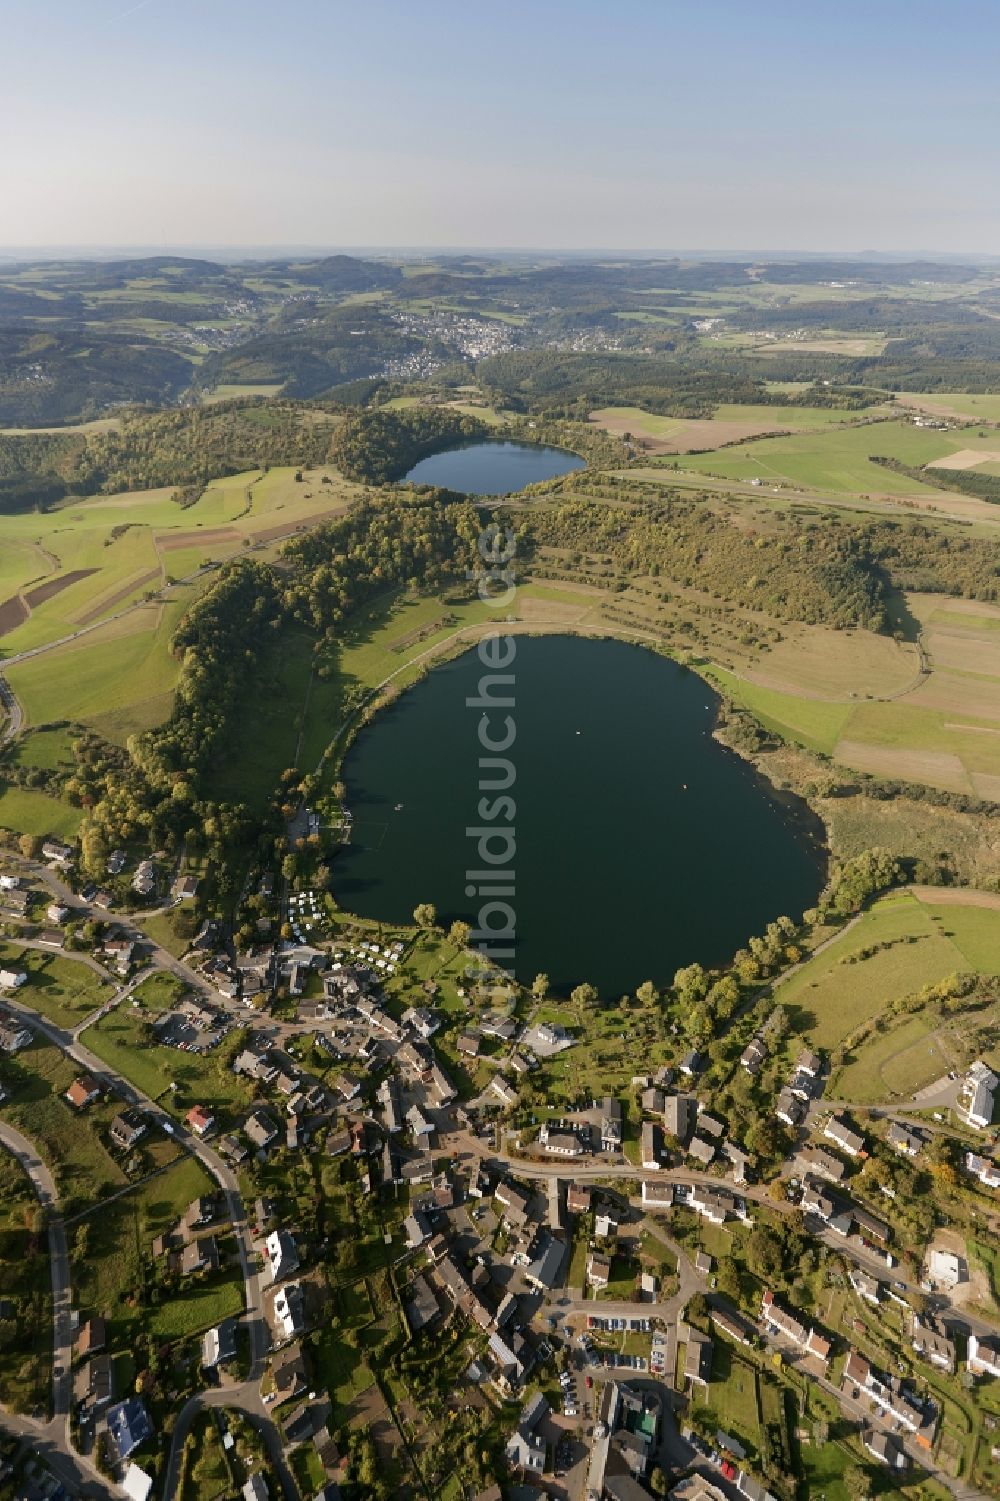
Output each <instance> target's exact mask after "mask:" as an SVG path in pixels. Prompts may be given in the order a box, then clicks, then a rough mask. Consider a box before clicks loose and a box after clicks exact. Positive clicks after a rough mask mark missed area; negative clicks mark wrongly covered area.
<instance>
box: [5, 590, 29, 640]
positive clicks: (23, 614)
mask: <svg viewBox="0 0 1000 1501" xmlns="http://www.w3.org/2000/svg"><path fill="white" fill-rule="evenodd" d="M27 618H28V606H27V605H26V604H25V602H24V600H23V599H22V598H21V596H20V594H14V595H12V596H11V598H10V599H5V600H4V601H3V603H2V604H0V636H6V635H7V633H8V631H15V630H17V627H18V626H19V625H23V624H24V622H25V621H26V620H27Z"/></svg>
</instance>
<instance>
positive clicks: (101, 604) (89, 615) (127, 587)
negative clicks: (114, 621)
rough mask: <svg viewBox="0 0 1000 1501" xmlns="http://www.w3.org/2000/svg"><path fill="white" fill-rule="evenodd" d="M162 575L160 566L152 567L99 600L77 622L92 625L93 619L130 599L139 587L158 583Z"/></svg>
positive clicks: (142, 587) (97, 618)
mask: <svg viewBox="0 0 1000 1501" xmlns="http://www.w3.org/2000/svg"><path fill="white" fill-rule="evenodd" d="M162 577H163V575H162V573H161V571H160V569H159V568H151V569H150V570H149V571H148V572H147V573H141V574H140V575H139V576H138V578H134V579H131V580H130V581H129V582H128V583H127V584H123V585H122V587H121V588H120V589H116V590H115V592H114V593H113V594H109V595H107V596H106V598H104V599H102V600H99V601H98V603H97V604H96V605H93V606H92V607H91V608H90V609H89V610H87V611H86V613H85V614H83V615H80V616H78V617H77V623H78V624H79V625H90V623H91V621H93V620H99V619H100V617H101V616H102V615H103V614H104V613H105V611H106V610H113V609H114V607H115V605H117V604H121V602H122V600H123V599H128V597H129V595H130V594H134V593H135V591H136V590H137V589H144V588H145V586H146V585H147V584H152V583H157V584H158V583H160V581H161V579H162Z"/></svg>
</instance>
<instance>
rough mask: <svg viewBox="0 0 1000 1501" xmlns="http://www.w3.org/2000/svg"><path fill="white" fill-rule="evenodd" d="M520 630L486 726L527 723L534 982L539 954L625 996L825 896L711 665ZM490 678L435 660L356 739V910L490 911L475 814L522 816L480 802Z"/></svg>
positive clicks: (341, 874) (522, 781)
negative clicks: (742, 750)
mask: <svg viewBox="0 0 1000 1501" xmlns="http://www.w3.org/2000/svg"><path fill="white" fill-rule="evenodd" d="M515 640H516V656H515V658H514V660H513V662H512V664H511V666H510V668H509V669H508V671H512V672H513V673H514V675H515V683H514V686H513V690H511V689H509V688H508V689H506V690H502V691H506V692H511V691H513V694H514V697H515V700H516V702H515V706H514V707H513V709H510V710H508V709H506V708H502V709H493V710H492V711H491V713H490V716H489V721H488V727H489V728H490V730H491V732H492V734H493V736H494V738H495V739H500V738H502V736H503V734H504V728H503V726H504V719H505V716H506V715H507V714H508V713H510V714H511V715H512V716H513V719H514V721H515V723H516V739H515V741H514V744H513V745H512V747H511V748H510V750H509V751H507V752H506V753H505V755H506V757H507V758H508V759H509V760H510V761H512V762H513V764H514V766H515V769H516V781H515V784H514V786H513V788H512V789H511V794H512V795H513V797H514V799H515V801H516V804H517V810H516V816H515V820H514V827H515V833H516V840H517V850H516V856H515V858H514V860H513V862H512V865H513V869H514V871H515V880H514V885H515V896H514V897H513V898H512V905H513V906H514V907H515V908H516V914H517V944H516V948H517V954H516V959H515V961H514V962H513V964H510V963H509V961H508V962H507V967H508V968H513V969H514V970H515V971H516V973H517V975H518V976H519V978H521V979H522V980H525V981H528V982H530V981H531V979H532V978H533V977H534V975H535V974H536V973H537V972H538V971H540V970H542V971H545V973H547V974H548V975H549V976H550V978H551V980H552V982H553V984H554V986H557V987H561V988H563V989H566V988H569V987H572V986H573V985H575V984H578V983H579V982H580V981H583V980H587V981H589V982H590V983H591V984H593V985H596V986H597V987H598V989H599V990H600V991H601V993H602V994H603V995H610V996H617V995H620V994H622V993H624V992H625V991H628V990H632V989H634V988H635V986H636V985H637V984H640V983H641V982H642V981H643V980H646V979H652V980H655V981H658V982H666V981H668V980H669V979H671V978H672V976H673V974H674V971H675V970H676V969H677V968H678V966H680V965H681V964H688V963H691V962H692V961H693V960H699V961H701V962H702V963H704V964H710V963H719V962H723V961H725V960H727V959H728V958H729V957H730V956H731V955H732V953H733V952H734V951H735V950H736V949H737V948H739V947H740V946H741V945H742V944H743V943H745V941H746V940H747V939H748V938H749V937H751V936H752V935H753V934H755V933H760V932H762V931H763V929H764V928H765V926H766V925H767V923H768V922H770V921H771V920H772V919H773V918H775V917H777V916H779V915H780V914H782V913H787V914H788V915H789V916H791V917H793V918H796V919H797V918H798V917H799V916H800V915H801V913H802V911H803V909H804V908H807V907H810V906H812V904H813V902H814V900H815V898H816V896H817V895H818V893H819V890H820V888H821V886H822V883H823V882H822V868H821V860H820V858H819V856H818V853H817V850H816V846H815V844H814V843H813V842H812V841H811V840H810V838H809V836H808V835H807V833H806V832H805V830H804V829H803V828H802V826H801V825H800V824H799V823H798V822H797V821H795V820H793V818H792V817H791V815H790V813H789V812H788V811H787V810H785V809H784V808H782V807H781V806H780V805H779V804H778V803H777V802H776V801H775V800H774V799H773V798H772V797H771V796H770V794H769V793H768V791H767V790H766V788H765V787H763V786H762V784H761V782H760V780H759V779H758V778H757V777H756V775H755V774H754V772H753V769H752V768H751V767H749V766H748V765H746V764H745V763H744V762H743V761H741V760H740V759H739V757H737V756H735V755H733V754H732V753H731V752H729V751H727V750H725V749H723V747H722V746H720V745H719V744H718V743H717V742H716V741H714V740H713V739H712V738H711V730H712V725H713V722H714V718H715V711H716V706H717V699H716V696H715V694H714V693H713V692H712V691H711V689H709V688H708V687H706V685H705V684H704V683H703V682H702V680H701V679H700V678H699V677H697V676H696V675H695V674H694V673H692V672H689V671H687V670H685V669H684V668H682V667H680V666H678V665H677V664H675V663H673V662H669V661H667V660H665V659H664V658H662V657H658V656H655V655H654V654H653V653H652V652H649V651H646V650H644V649H642V648H640V647H635V646H628V645H626V644H624V643H623V642H618V641H587V640H583V639H580V638H575V637H571V636H548V637H533V638H529V637H517V638H515ZM484 676H485V677H496V676H497V674H496V673H491V672H490V671H489V670H488V668H486V667H484V666H483V664H482V662H481V661H480V658H479V655H478V652H476V651H471V652H468V653H466V654H465V655H464V656H462V657H460V658H458V659H457V660H456V661H454V662H449V663H447V664H446V665H444V666H442V667H438V668H435V669H434V671H433V672H431V673H430V674H429V676H428V677H427V678H426V679H424V680H423V681H422V682H420V683H418V684H417V685H416V686H415V687H414V688H412V689H410V690H409V691H408V692H407V693H405V694H404V695H403V696H402V697H401V698H400V700H399V702H398V703H397V704H395V705H393V707H392V708H390V709H388V710H386V711H385V712H384V713H383V714H381V715H380V716H379V717H378V719H377V720H376V721H375V722H374V723H373V724H372V725H370V726H369V727H368V728H366V729H365V730H364V731H362V733H361V735H360V736H359V738H358V740H357V741H356V742H355V744H354V746H353V747H352V748H351V750H350V752H349V754H348V756H347V760H346V763H345V766H344V780H345V782H346V785H347V805H348V807H349V808H350V810H351V812H352V814H353V816H354V832H353V837H352V843H351V844H350V846H349V847H348V848H346V849H345V850H344V851H343V852H342V853H341V854H339V855H338V856H337V859H336V862H335V866H334V884H335V887H336V892H337V897H338V900H339V901H340V903H341V904H342V905H343V906H344V907H346V908H348V909H350V910H352V911H355V912H358V913H360V914H362V915H363V916H368V917H380V918H383V919H385V920H387V921H390V922H403V921H408V920H410V917H411V914H412V912H413V908H414V907H415V906H416V904H417V903H418V902H433V903H434V904H435V905H436V906H437V909H438V914H439V921H442V920H443V921H445V922H448V921H450V920H451V919H453V918H455V917H462V918H465V919H466V920H469V921H472V922H473V923H475V918H476V913H477V912H478V910H479V905H480V899H479V897H478V895H476V896H475V897H473V898H470V897H468V896H466V894H465V888H466V885H467V884H468V883H467V879H466V870H467V869H470V868H476V869H480V868H483V866H482V861H481V860H480V859H479V857H478V855H477V851H476V843H477V840H476V838H470V837H467V835H466V828H467V827H469V826H475V827H495V828H509V827H510V825H509V824H508V823H507V822H506V821H505V819H504V817H503V816H499V817H496V818H495V820H494V821H493V823H492V824H488V823H487V822H485V821H484V818H483V816H482V815H481V814H480V813H479V812H478V809H477V804H478V802H479V799H480V797H486V798H487V799H491V800H492V799H495V798H498V797H499V796H501V793H500V792H499V791H486V792H483V791H481V790H480V787H479V780H480V775H481V773H480V769H479V758H480V756H486V755H489V754H490V752H487V751H484V750H483V749H482V748H481V746H480V744H479V739H478V729H479V724H480V719H481V717H482V711H481V710H480V709H477V708H474V707H467V706H466V702H465V701H466V698H467V697H475V696H476V695H477V693H478V691H479V690H478V685H479V680H480V678H481V677H484ZM498 691H501V690H498V689H496V688H494V694H495V693H496V692H498ZM484 775H485V776H487V777H490V776H493V775H495V773H493V772H490V771H487V772H486V773H484ZM397 805H401V806H397ZM497 848H498V847H497V845H496V844H494V846H493V849H494V850H496V849H497ZM499 868H500V870H501V872H503V871H504V869H505V867H504V866H503V865H501V866H500V867H499ZM502 878H503V876H502V875H501V879H502Z"/></svg>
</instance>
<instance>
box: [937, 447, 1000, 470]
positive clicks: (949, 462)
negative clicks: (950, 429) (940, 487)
mask: <svg viewBox="0 0 1000 1501" xmlns="http://www.w3.org/2000/svg"><path fill="white" fill-rule="evenodd" d="M987 463H1000V448H960V449H959V450H958V452H957V453H949V454H947V455H946V456H945V458H943V459H932V460H931V462H930V463H929V464H928V465H927V466H926V467H927V468H928V469H975V467H976V465H977V464H987Z"/></svg>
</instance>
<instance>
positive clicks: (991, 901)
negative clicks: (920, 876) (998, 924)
mask: <svg viewBox="0 0 1000 1501" xmlns="http://www.w3.org/2000/svg"><path fill="white" fill-rule="evenodd" d="M910 890H911V891H912V892H913V895H914V896H915V897H916V898H917V900H918V901H921V902H925V903H926V904H927V905H928V906H929V907H989V908H990V909H991V910H992V911H994V912H1000V892H996V891H974V890H973V889H972V888H971V887H969V886H911V887H910Z"/></svg>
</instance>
